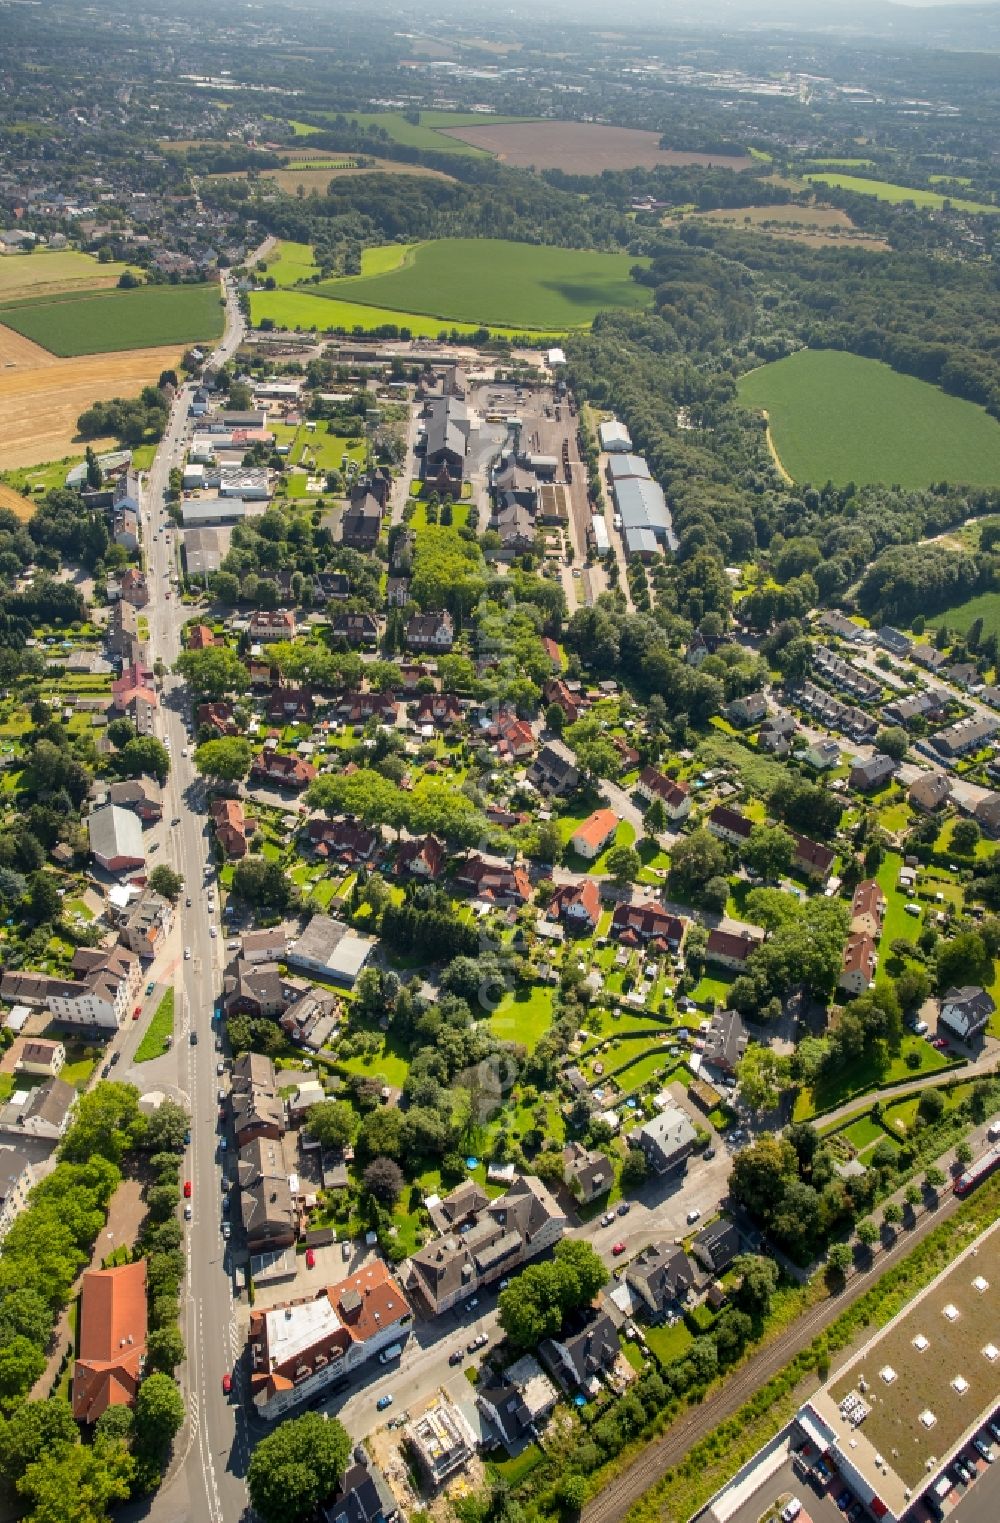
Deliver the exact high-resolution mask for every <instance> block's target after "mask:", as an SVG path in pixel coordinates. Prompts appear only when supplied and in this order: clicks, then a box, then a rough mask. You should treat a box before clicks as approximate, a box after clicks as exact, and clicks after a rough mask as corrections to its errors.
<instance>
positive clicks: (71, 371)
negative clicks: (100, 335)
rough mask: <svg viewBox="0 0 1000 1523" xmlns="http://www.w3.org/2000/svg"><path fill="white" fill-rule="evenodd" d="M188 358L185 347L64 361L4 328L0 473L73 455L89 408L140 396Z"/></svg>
mask: <svg viewBox="0 0 1000 1523" xmlns="http://www.w3.org/2000/svg"><path fill="white" fill-rule="evenodd" d="M183 352H184V346H183V345H181V344H169V345H165V346H163V347H161V348H158V349H126V350H122V351H119V352H117V353H113V354H86V355H80V356H79V357H78V358H76V359H68V360H60V359H57V358H56V357H55V355H53V354H49V353H48V351H47V350H45V349H39V347H38V345H37V344H32V343H31V342H30V341H29V340H28V339H23V338H21V336H20V334H17V333H12V332H11V330H10V329H9V328H4V327H2V326H0V417H2V418H3V420H4V422H3V429H2V431H0V471H6V470H10V469H11V468H12V467H14V466H18V465H40V464H41V463H42V462H43V461H46V460H59V459H61V457H62V456H63V455H68V454H71V453H72V452H73V448H74V439H75V438H76V420H77V418H78V417H79V416H80V414H81V413H82V412H83V411H84V409H85V408H87V407H89V406H90V404H91V403H92V402H96V401H106V400H107V399H108V398H110V397H128V396H133V395H135V394H136V393H137V392H138V391H139V390H140V389H141V387H143V386H146V385H148V384H149V383H150V382H151V381H155V380H156V378H157V377H158V376H159V374H160V372H161V370H167V369H169V368H171V367H172V366H174V365H176V364H177V363H178V361H179V360H180V357H181V355H182V354H183Z"/></svg>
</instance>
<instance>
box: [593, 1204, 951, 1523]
mask: <svg viewBox="0 0 1000 1523" xmlns="http://www.w3.org/2000/svg"><path fill="white" fill-rule="evenodd" d="M960 1204H961V1202H960V1201H959V1200H958V1199H957V1198H956V1197H955V1196H953V1195H950V1194H949V1195H948V1196H947V1198H946V1199H945V1200H944V1201H943V1203H942V1204H941V1205H940V1206H938V1208H937V1209H936V1210H934V1211H928V1212H927V1214H926V1216H925V1217H924V1219H923V1220H922V1221H921V1222H920V1223H919V1224H918V1225H917V1226H916V1227H915V1228H914V1229H913V1231H912V1232H906V1233H899V1234H898V1235H897V1237H896V1241H895V1243H894V1244H893V1245H892V1246H891V1247H889V1248H886V1249H884V1250H883V1251H882V1252H880V1253H879V1254H877V1255H876V1256H875V1258H874V1259H873V1261H872V1263H871V1265H870V1266H869V1267H868V1268H866V1269H862V1270H858V1271H857V1272H856V1273H855V1274H853V1275H852V1276H851V1278H850V1279H849V1280H848V1281H847V1283H846V1285H845V1286H844V1287H843V1289H842V1290H840V1291H838V1292H837V1293H836V1294H835V1295H832V1296H829V1297H828V1298H827V1299H826V1300H825V1301H821V1302H820V1303H819V1305H818V1306H815V1307H813V1308H812V1309H811V1310H810V1311H808V1312H806V1313H805V1314H804V1315H803V1316H801V1317H799V1318H798V1319H797V1321H795V1322H793V1323H792V1324H791V1326H789V1327H787V1328H785V1329H784V1331H783V1332H781V1333H779V1334H778V1336H777V1337H776V1338H775V1339H774V1341H773V1343H768V1344H767V1345H765V1347H764V1348H762V1349H761V1350H760V1352H759V1353H758V1354H755V1355H754V1356H753V1358H751V1359H750V1360H749V1361H748V1362H747V1363H746V1364H745V1365H743V1366H742V1368H740V1369H739V1370H737V1371H736V1373H735V1374H733V1375H731V1376H730V1377H729V1378H728V1379H727V1380H726V1381H725V1383H724V1385H722V1386H721V1387H720V1389H719V1390H718V1391H717V1392H716V1393H715V1395H714V1396H710V1397H709V1398H708V1400H707V1401H705V1402H702V1404H701V1405H700V1406H698V1407H696V1408H694V1409H693V1410H692V1411H690V1412H688V1413H687V1414H686V1415H685V1416H684V1417H682V1418H680V1419H679V1420H678V1421H677V1422H675V1423H674V1424H673V1425H672V1427H671V1428H670V1429H669V1430H668V1432H666V1433H664V1434H663V1436H662V1438H658V1439H654V1440H653V1441H652V1442H651V1443H650V1444H649V1445H648V1446H647V1447H646V1448H645V1449H644V1450H643V1451H642V1453H641V1454H639V1455H638V1456H637V1457H636V1459H635V1460H634V1462H633V1463H632V1464H631V1465H630V1466H629V1467H628V1469H627V1470H625V1471H623V1472H622V1473H621V1474H620V1475H617V1476H615V1478H614V1480H613V1481H611V1482H609V1484H608V1485H607V1486H605V1487H604V1489H603V1490H602V1491H600V1492H598V1494H597V1496H596V1497H593V1498H592V1499H591V1501H590V1502H588V1503H587V1505H586V1507H585V1508H584V1509H583V1514H582V1523H618V1520H619V1519H622V1518H624V1517H625V1516H626V1515H627V1513H628V1512H629V1509H630V1508H632V1507H634V1506H635V1504H636V1503H637V1502H638V1501H640V1500H641V1498H642V1497H643V1496H644V1495H645V1493H646V1492H647V1491H648V1490H649V1489H650V1487H652V1486H655V1485H656V1482H657V1481H658V1480H659V1479H660V1477H661V1476H662V1475H664V1473H665V1472H666V1471H667V1470H670V1469H671V1468H672V1467H673V1466H674V1465H677V1464H679V1463H680V1461H681V1460H682V1459H683V1458H684V1456H685V1455H686V1454H687V1452H688V1450H689V1449H690V1448H691V1447H692V1446H693V1445H694V1444H695V1443H697V1442H698V1440H699V1439H701V1438H704V1437H705V1435H706V1434H707V1433H709V1432H711V1430H712V1429H713V1428H715V1427H717V1426H718V1424H719V1423H721V1422H723V1421H724V1420H725V1419H726V1418H727V1417H732V1415H733V1413H734V1412H737V1411H738V1410H739V1408H740V1407H741V1406H742V1405H743V1403H744V1402H745V1401H746V1400H748V1398H749V1397H751V1396H752V1395H753V1394H754V1392H756V1391H758V1390H759V1389H760V1388H761V1386H762V1385H764V1384H766V1382H767V1381H768V1380H770V1379H771V1377H772V1376H773V1375H776V1374H777V1373H778V1371H779V1370H781V1369H782V1368H783V1367H784V1366H785V1365H786V1364H788V1363H789V1361H790V1360H791V1359H793V1358H794V1357H795V1355H796V1354H797V1353H798V1352H799V1350H800V1349H802V1348H805V1347H806V1345H807V1344H809V1343H811V1342H812V1340H813V1339H814V1338H815V1337H816V1335H817V1334H818V1333H821V1332H822V1331H823V1329H824V1328H825V1327H828V1326H829V1325H830V1323H831V1322H834V1321H835V1320H836V1319H837V1317H839V1316H840V1313H841V1312H842V1311H845V1310H846V1309H847V1307H849V1306H851V1305H852V1304H853V1303H854V1302H855V1301H857V1300H858V1299H859V1297H860V1296H863V1295H864V1294H865V1292H866V1291H867V1290H868V1289H869V1288H870V1286H871V1285H873V1284H874V1283H875V1280H876V1279H877V1277H878V1275H877V1273H876V1270H877V1271H878V1272H879V1273H880V1272H881V1270H882V1269H883V1268H884V1267H885V1265H886V1264H887V1263H891V1262H893V1261H894V1260H895V1259H897V1258H903V1257H905V1255H906V1253H907V1252H908V1251H909V1250H910V1249H911V1248H913V1247H915V1246H916V1245H917V1243H919V1242H921V1240H922V1239H923V1238H925V1237H926V1236H927V1234H928V1233H929V1232H931V1231H932V1230H933V1229H934V1228H935V1227H936V1226H938V1224H939V1223H940V1222H942V1221H944V1220H946V1219H947V1217H949V1216H950V1215H951V1214H952V1213H953V1212H954V1211H955V1210H956V1209H957V1208H958V1206H959V1205H960ZM673 1523H681V1520H673Z"/></svg>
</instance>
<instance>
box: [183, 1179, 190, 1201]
mask: <svg viewBox="0 0 1000 1523" xmlns="http://www.w3.org/2000/svg"><path fill="white" fill-rule="evenodd" d="M184 1199H185V1200H190V1199H191V1181H190V1179H185V1181H184Z"/></svg>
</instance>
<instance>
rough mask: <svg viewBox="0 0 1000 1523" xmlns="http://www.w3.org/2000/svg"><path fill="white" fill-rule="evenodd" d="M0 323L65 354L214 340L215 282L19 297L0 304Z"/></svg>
mask: <svg viewBox="0 0 1000 1523" xmlns="http://www.w3.org/2000/svg"><path fill="white" fill-rule="evenodd" d="M0 322H3V323H4V324H5V325H6V326H7V327H8V328H13V329H14V331H15V332H16V333H20V334H23V336H24V337H25V338H29V339H31V340H32V341H33V342H34V343H36V344H41V346H42V348H43V349H48V350H49V351H50V352H51V353H52V354H56V355H59V357H60V358H63V359H65V358H67V357H70V356H74V355H83V354H107V353H110V352H111V351H112V350H115V351H118V350H122V349H151V348H154V347H155V346H157V345H160V344H188V343H195V342H197V341H199V340H209V339H215V338H218V337H219V335H220V334H221V333H222V328H223V311H222V302H221V298H220V296H219V288H218V286H217V285H216V284H215V283H214V282H207V283H206V284H204V285H190V286H184V285H180V286H142V287H140V288H139V289H138V290H134V291H88V292H79V293H76V292H70V293H68V294H66V295H62V296H52V297H47V298H40V299H37V300H32V301H23V302H18V303H14V304H12V305H8V306H0Z"/></svg>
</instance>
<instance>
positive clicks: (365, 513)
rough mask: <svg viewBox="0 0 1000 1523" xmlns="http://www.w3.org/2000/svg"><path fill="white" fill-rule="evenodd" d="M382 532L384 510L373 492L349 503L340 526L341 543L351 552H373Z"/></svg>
mask: <svg viewBox="0 0 1000 1523" xmlns="http://www.w3.org/2000/svg"><path fill="white" fill-rule="evenodd" d="M381 532H382V508H381V506H380V504H379V501H378V498H377V497H374V496H373V495H372V493H371V492H367V493H365V495H364V496H363V497H356V498H353V499H352V500H351V502H349V503H348V505H347V507H346V508H345V510H344V516H343V518H342V520H341V526H340V541H341V544H343V545H345V546H346V547H347V548H348V549H349V550H361V551H372V550H374V549H375V546H376V545H377V544H378V537H379V535H380V533H381Z"/></svg>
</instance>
